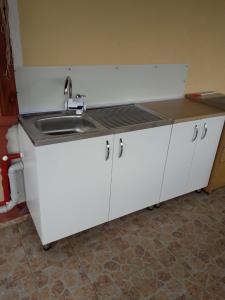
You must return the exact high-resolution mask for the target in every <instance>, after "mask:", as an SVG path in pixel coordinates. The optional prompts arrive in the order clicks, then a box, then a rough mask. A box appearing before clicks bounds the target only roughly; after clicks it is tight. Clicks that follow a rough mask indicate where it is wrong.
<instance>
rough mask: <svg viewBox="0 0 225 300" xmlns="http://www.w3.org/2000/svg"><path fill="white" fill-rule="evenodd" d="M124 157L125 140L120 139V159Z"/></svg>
mask: <svg viewBox="0 0 225 300" xmlns="http://www.w3.org/2000/svg"><path fill="white" fill-rule="evenodd" d="M122 155H123V140H122V139H120V152H119V158H120V157H121V156H122Z"/></svg>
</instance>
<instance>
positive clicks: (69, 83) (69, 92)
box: [64, 76, 73, 99]
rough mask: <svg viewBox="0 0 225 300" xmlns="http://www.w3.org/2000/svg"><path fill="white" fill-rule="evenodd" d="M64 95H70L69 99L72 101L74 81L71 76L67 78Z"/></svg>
mask: <svg viewBox="0 0 225 300" xmlns="http://www.w3.org/2000/svg"><path fill="white" fill-rule="evenodd" d="M64 95H68V98H69V99H72V97H73V94H72V80H71V77H70V76H67V77H66V81H65V85H64Z"/></svg>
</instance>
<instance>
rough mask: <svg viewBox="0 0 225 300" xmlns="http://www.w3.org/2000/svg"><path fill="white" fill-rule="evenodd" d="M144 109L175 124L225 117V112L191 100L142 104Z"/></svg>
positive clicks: (183, 99)
mask: <svg viewBox="0 0 225 300" xmlns="http://www.w3.org/2000/svg"><path fill="white" fill-rule="evenodd" d="M142 105H143V107H145V108H147V109H151V110H153V111H155V112H158V113H160V114H162V115H164V116H166V117H167V118H170V119H172V120H173V121H174V123H180V122H187V121H192V120H197V119H204V118H210V117H217V116H224V115H225V112H224V111H223V110H221V109H219V108H216V107H211V106H208V105H205V104H203V103H198V102H195V101H193V100H189V99H185V98H182V99H174V100H165V101H155V102H146V103H142ZM224 107H225V105H224Z"/></svg>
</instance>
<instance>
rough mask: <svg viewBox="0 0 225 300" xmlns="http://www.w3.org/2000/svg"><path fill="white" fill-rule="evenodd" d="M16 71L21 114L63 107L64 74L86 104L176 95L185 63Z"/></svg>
mask: <svg viewBox="0 0 225 300" xmlns="http://www.w3.org/2000/svg"><path fill="white" fill-rule="evenodd" d="M15 74H16V86H17V92H18V101H19V110H20V113H30V112H40V111H54V110H55V111H56V110H62V109H64V102H65V96H64V94H63V92H64V83H65V79H66V76H67V75H70V77H71V78H72V82H73V94H77V93H80V94H85V95H86V99H85V101H86V103H87V105H88V107H96V106H106V105H116V104H124V103H134V102H136V103H138V102H144V101H150V100H151V101H157V100H162V99H174V98H179V97H182V96H183V94H184V88H185V80H186V76H187V65H183V64H160V65H105V66H71V67H17V68H16V73H15Z"/></svg>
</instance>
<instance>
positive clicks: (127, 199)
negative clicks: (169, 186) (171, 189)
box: [109, 125, 172, 220]
mask: <svg viewBox="0 0 225 300" xmlns="http://www.w3.org/2000/svg"><path fill="white" fill-rule="evenodd" d="M171 127H172V126H171V125H167V126H161V127H155V128H148V129H144V130H138V131H132V132H126V133H121V134H116V135H115V140H114V154H113V170H112V185H111V197H110V213H109V220H112V219H115V218H118V217H120V216H123V215H126V214H129V213H131V212H134V211H137V210H140V209H142V208H145V207H147V206H151V205H153V204H156V203H158V202H159V196H160V189H161V184H162V178H163V172H164V166H165V161H166V155H167V150H168V145H169V139H170V133H171Z"/></svg>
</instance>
